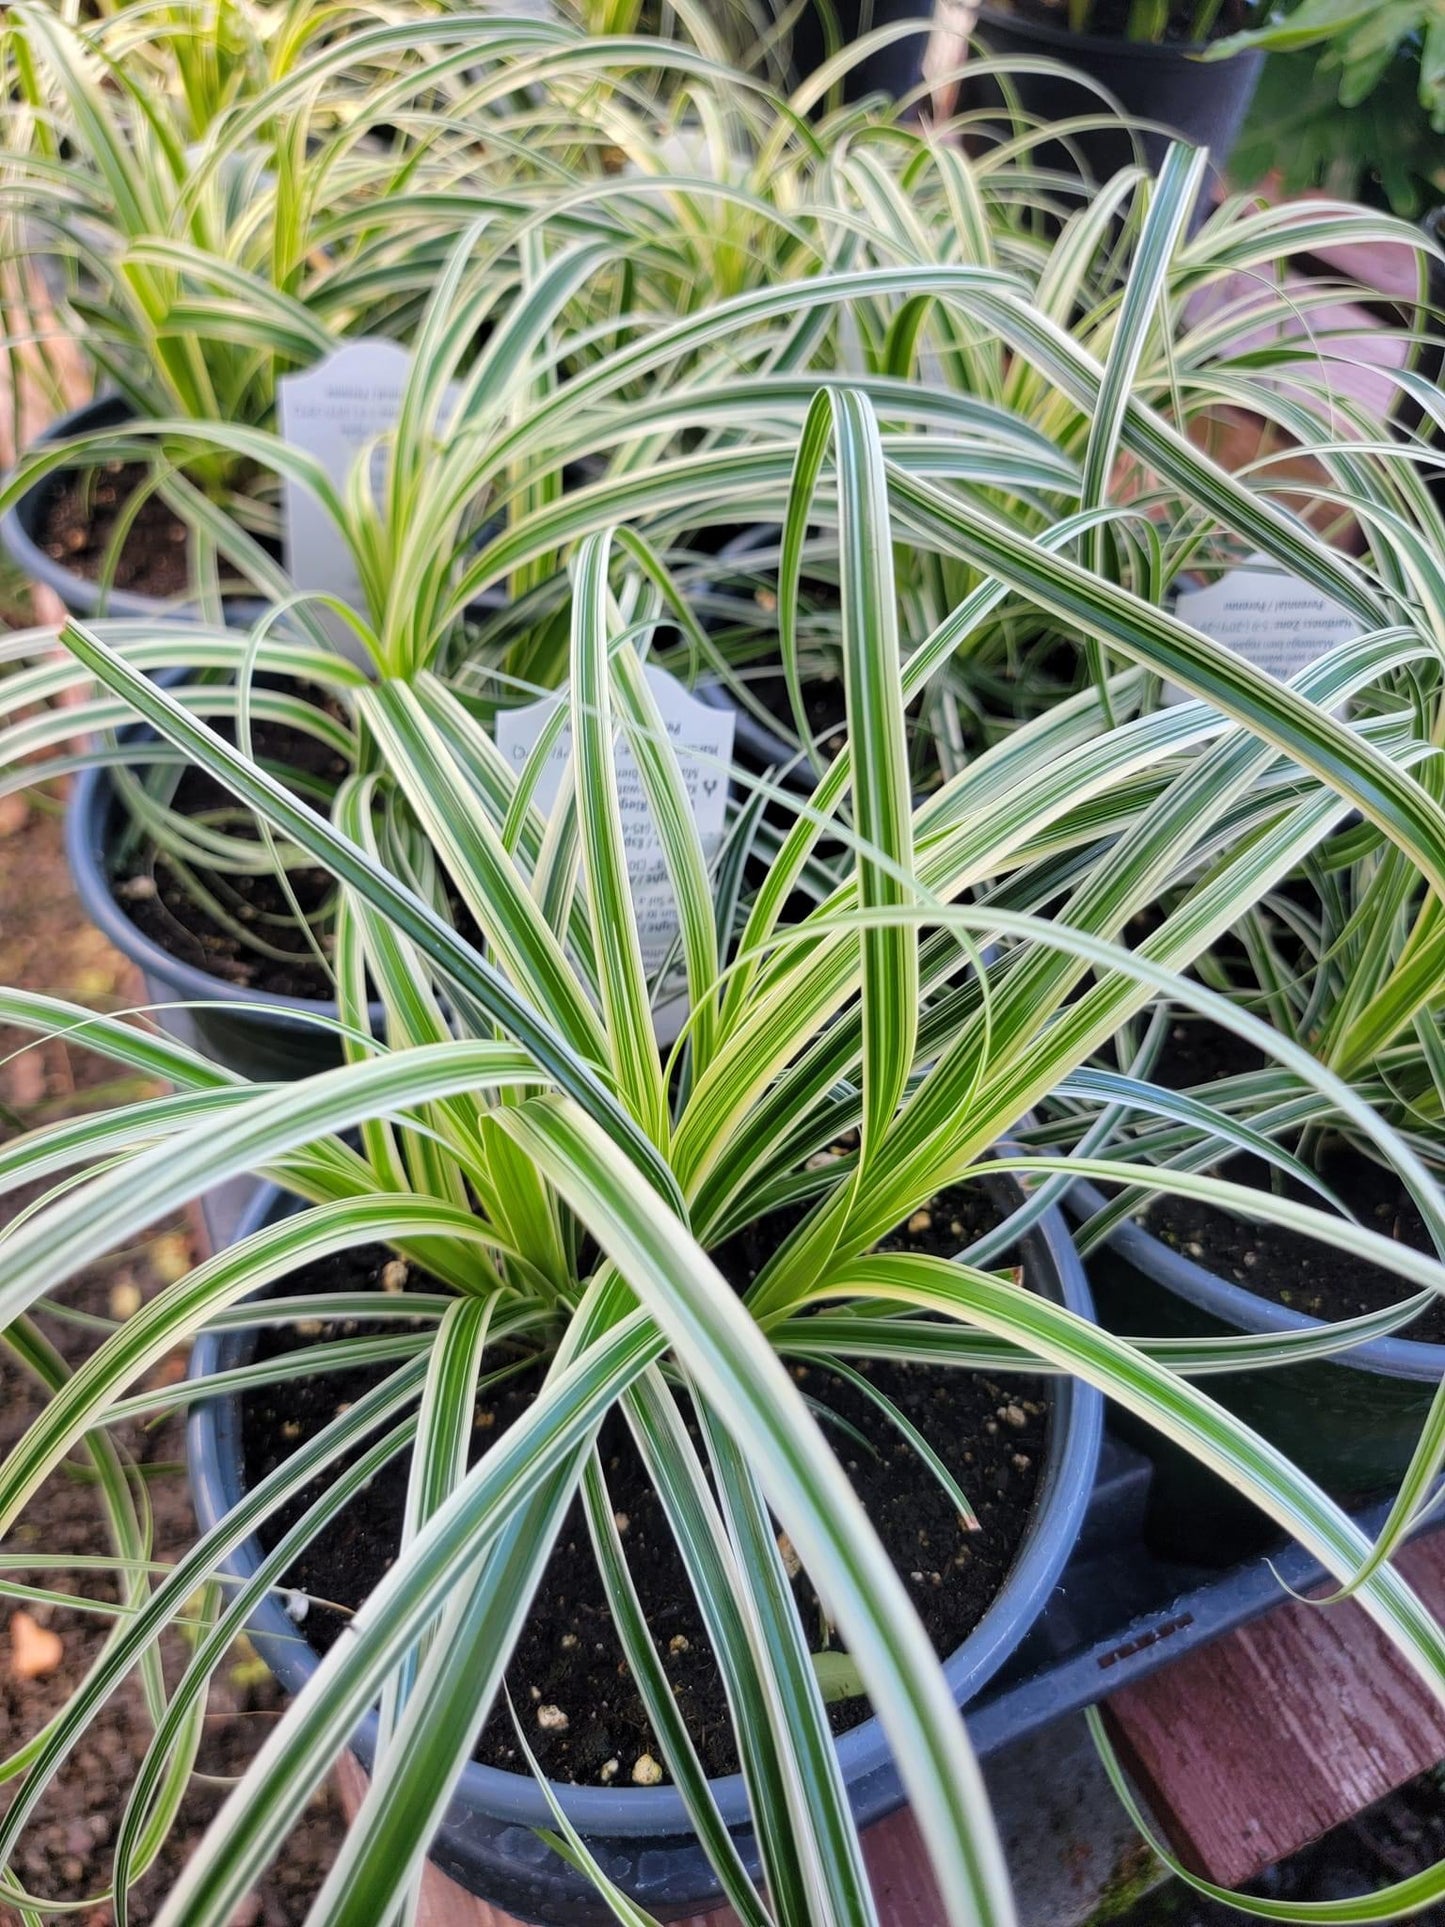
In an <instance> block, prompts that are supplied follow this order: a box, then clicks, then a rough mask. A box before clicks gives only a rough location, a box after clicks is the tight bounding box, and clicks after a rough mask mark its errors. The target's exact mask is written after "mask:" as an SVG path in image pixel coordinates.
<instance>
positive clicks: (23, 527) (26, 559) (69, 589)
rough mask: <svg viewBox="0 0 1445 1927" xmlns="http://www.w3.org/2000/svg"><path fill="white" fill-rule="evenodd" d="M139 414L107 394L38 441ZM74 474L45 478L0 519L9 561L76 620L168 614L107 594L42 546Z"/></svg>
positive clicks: (155, 605) (143, 600)
mask: <svg viewBox="0 0 1445 1927" xmlns="http://www.w3.org/2000/svg"><path fill="white" fill-rule="evenodd" d="M134 416H135V410H134V409H133V408H132V407H131V405H130V403H129V402H128V401H127V400H126V399H125V397H124V396H122V395H103V396H101V397H99V398H98V399H97V400H95V401H88V402H86V403H85V404H84V406H83V407H80V408H74V409H72V410H71V411H70V413H69V414H67V415H61V416H59V417H58V418H57V419H56V420H55V421H53V422H52V423H51V424H50V426H49V427H48V428H47V429H45V430H43V431H42V433H41V434H40V436H39V437H38V438H37V439H38V441H39V442H40V443H48V442H61V441H67V440H69V438H70V437H71V436H72V435H87V434H92V433H94V432H95V431H96V430H97V429H102V428H119V427H121V426H122V425H123V424H124V423H126V422H128V421H131V420H133V419H134ZM72 473H73V471H71V470H68V469H60V470H59V471H57V472H56V473H55V474H52V475H47V476H46V477H45V478H44V480H43V481H39V482H37V483H36V484H35V486H34V487H33V488H30V489H27V490H26V492H25V494H24V495H22V496H21V497H20V500H19V501H18V502H17V503H16V504H15V506H14V507H13V508H11V509H8V510H7V511H6V513H5V514H4V515H3V516H0V542H3V543H4V545H5V548H6V550H7V551H8V552H9V555H10V558H11V560H12V561H13V562H15V563H17V564H18V565H19V566H20V567H21V568H22V569H23V570H24V571H25V573H26V575H27V576H29V578H30V580H31V581H32V582H37V583H40V584H41V585H42V586H43V587H45V588H47V589H52V590H53V591H54V592H55V594H56V595H58V596H59V597H60V600H61V601H62V602H63V603H64V604H65V607H66V609H67V610H68V611H69V613H70V614H71V615H73V616H82V617H84V616H94V615H100V614H101V613H102V612H103V613H104V614H106V615H110V616H154V615H161V614H163V613H173V611H168V609H167V605H166V604H165V603H164V602H161V601H158V600H157V599H156V598H155V597H154V596H146V595H136V594H135V593H134V592H133V591H132V590H129V589H111V590H109V591H107V590H106V589H105V588H104V587H103V585H102V584H101V583H99V582H92V581H91V580H90V579H89V577H87V576H83V575H81V574H80V573H79V572H78V571H77V570H75V569H68V568H67V567H66V566H65V564H64V563H63V562H60V561H57V559H56V558H55V557H54V556H53V555H50V554H49V553H48V552H47V551H46V550H45V549H44V548H43V547H42V546H41V535H42V532H43V529H44V525H45V516H46V512H47V510H48V509H49V507H50V504H51V502H52V501H53V499H54V498H55V496H56V494H57V493H58V492H59V491H60V490H61V489H62V488H64V486H65V485H66V483H67V481H68V480H69V479H70V477H71V475H72Z"/></svg>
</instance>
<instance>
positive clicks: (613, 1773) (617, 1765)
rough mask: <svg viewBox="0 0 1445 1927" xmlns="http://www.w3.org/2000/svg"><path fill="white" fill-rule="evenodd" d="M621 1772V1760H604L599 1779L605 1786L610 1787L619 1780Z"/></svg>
mask: <svg viewBox="0 0 1445 1927" xmlns="http://www.w3.org/2000/svg"><path fill="white" fill-rule="evenodd" d="M621 1770H622V1762H621V1761H620V1760H604V1761H603V1762H602V1766H601V1769H600V1771H599V1772H598V1775H597V1777H598V1779H599V1780H600V1781H601V1782H602V1784H603V1786H608V1785H610V1784H611V1782H612V1781H613V1780H615V1779H616V1778H617V1775H618V1774H619V1773H620V1772H621Z"/></svg>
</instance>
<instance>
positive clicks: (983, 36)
mask: <svg viewBox="0 0 1445 1927" xmlns="http://www.w3.org/2000/svg"><path fill="white" fill-rule="evenodd" d="M991 26H993V27H1007V28H1009V29H1010V31H1012V32H1015V33H1020V34H1028V35H1030V36H1036V37H1037V38H1038V39H1039V40H1041V41H1043V42H1044V44H1045V45H1046V46H1048V47H1064V48H1068V47H1073V48H1076V49H1077V50H1078V51H1079V52H1080V53H1085V54H1101V55H1107V54H1114V55H1116V56H1117V55H1118V54H1119V53H1120V51H1121V50H1122V51H1123V53H1124V55H1125V57H1126V58H1127V59H1130V60H1141V61H1157V62H1159V63H1160V64H1167V63H1168V62H1170V61H1177V60H1192V61H1200V60H1201V57H1202V56H1203V55H1204V54H1206V53H1207V52H1208V51H1209V49H1210V47H1212V46H1215V45H1217V44H1218V43H1217V42H1216V41H1212V40H1130V39H1129V38H1128V36H1127V35H1126V34H1121V33H1075V32H1074V31H1073V29H1072V28H1071V27H1056V26H1054V25H1053V23H1052V22H1051V21H1047V20H1031V19H1029V18H1028V17H1027V16H1025V15H1023V14H1017V13H1005V12H1003V11H1002V10H1001V9H1000V8H998V7H991V6H989V5H987V4H984V5H983V6H981V7H980V8H979V10H978V26H977V27H976V28H975V29H974V33H975V36H976V37H977V38H978V39H980V40H982V41H983V42H984V43H985V45H986V44H987V41H988V28H989V27H991ZM1250 54H1254V55H1255V56H1256V58H1258V57H1259V50H1258V49H1257V48H1252V47H1243V48H1241V49H1240V51H1239V52H1238V53H1234V54H1230V55H1229V57H1228V59H1227V60H1222V61H1211V62H1210V63H1209V64H1210V65H1211V66H1218V67H1220V68H1222V69H1223V68H1228V67H1232V66H1233V65H1234V63H1235V61H1237V60H1246V59H1248V57H1249V56H1250Z"/></svg>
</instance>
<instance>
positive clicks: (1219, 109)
mask: <svg viewBox="0 0 1445 1927" xmlns="http://www.w3.org/2000/svg"><path fill="white" fill-rule="evenodd" d="M975 51H976V52H978V53H983V52H987V53H990V54H994V55H998V56H1000V57H1002V58H1005V59H1007V58H1009V57H1011V56H1012V57H1018V56H1034V57H1038V56H1042V57H1044V58H1047V59H1048V60H1051V61H1058V62H1062V63H1063V64H1064V65H1065V66H1067V67H1071V68H1073V69H1074V70H1075V73H1077V74H1078V75H1080V76H1082V78H1080V79H1074V78H1073V77H1071V76H1070V75H1068V74H1063V73H1058V72H1035V73H1030V72H1026V71H1022V70H1019V71H1014V72H1011V73H1010V75H1009V82H1010V85H1011V87H1012V88H1013V90H1014V92H1015V93H1016V95H1017V98H1018V102H1019V105H1020V107H1021V108H1022V109H1023V111H1024V113H1025V114H1027V115H1028V116H1029V118H1030V119H1031V120H1034V121H1037V122H1040V123H1050V122H1057V121H1068V120H1073V119H1076V118H1078V117H1079V116H1082V115H1088V116H1090V117H1098V116H1100V115H1101V114H1106V113H1108V111H1109V106H1108V102H1107V101H1106V100H1105V99H1104V98H1103V97H1102V96H1101V94H1100V92H1099V90H1100V89H1101V88H1102V89H1103V90H1104V93H1105V94H1107V95H1110V96H1112V98H1113V99H1114V100H1115V101H1117V102H1118V104H1119V106H1120V107H1122V108H1123V110H1124V112H1125V114H1126V115H1128V116H1129V118H1130V119H1131V120H1138V121H1143V122H1149V123H1153V125H1152V126H1150V127H1145V128H1141V129H1140V130H1138V133H1137V140H1138V143H1139V144H1138V147H1137V148H1136V145H1135V138H1136V137H1135V135H1133V134H1131V131H1130V130H1129V129H1128V128H1127V127H1123V126H1118V127H1110V126H1101V127H1091V128H1088V129H1086V130H1083V131H1080V132H1077V133H1071V134H1070V136H1069V144H1070V146H1071V147H1072V149H1073V150H1074V152H1075V153H1076V154H1077V155H1078V156H1079V157H1080V159H1082V161H1083V162H1084V165H1085V166H1086V167H1087V168H1088V170H1089V173H1090V174H1091V175H1092V176H1093V178H1094V179H1095V180H1100V181H1102V180H1107V179H1108V178H1109V176H1110V175H1113V174H1117V173H1118V172H1119V170H1120V169H1121V168H1124V167H1128V166H1130V165H1132V163H1133V162H1134V161H1135V160H1137V159H1138V157H1139V154H1140V152H1142V154H1143V157H1144V159H1145V161H1146V162H1147V164H1148V165H1149V166H1150V167H1151V168H1158V166H1159V164H1160V162H1161V161H1162V160H1163V158H1164V155H1165V152H1166V150H1167V149H1168V147H1169V143H1170V141H1171V140H1173V139H1182V140H1187V141H1189V142H1190V143H1191V144H1192V145H1193V146H1195V147H1207V148H1208V149H1209V152H1210V155H1211V156H1212V158H1213V161H1214V164H1215V166H1216V168H1218V167H1222V166H1223V165H1224V163H1225V161H1226V160H1227V159H1228V158H1229V152H1230V149H1231V148H1232V147H1233V146H1234V142H1235V139H1236V137H1237V135H1238V133H1239V130H1240V128H1241V126H1242V125H1243V124H1244V117H1245V115H1246V113H1247V112H1248V111H1249V103H1250V101H1251V100H1252V99H1253V97H1254V90H1255V87H1256V86H1257V84H1258V82H1259V75H1260V69H1261V68H1262V66H1263V64H1264V55H1263V54H1262V53H1260V52H1257V51H1253V50H1251V51H1249V52H1246V53H1241V54H1233V55H1231V56H1230V58H1229V59H1227V60H1218V61H1205V60H1201V59H1200V58H1199V55H1200V54H1201V53H1202V52H1203V51H1204V50H1203V48H1202V47H1197V46H1194V45H1191V44H1189V43H1186V42H1178V41H1174V42H1163V43H1160V44H1157V45H1156V44H1155V43H1153V42H1149V41H1133V40H1124V39H1121V38H1119V37H1118V36H1116V35H1106V34H1090V33H1071V32H1070V31H1069V30H1068V29H1067V28H1066V27H1056V26H1051V25H1049V24H1048V23H1047V22H1042V21H1033V20H1026V19H1022V18H1020V17H1018V16H1017V15H1015V14H1012V13H1004V12H1001V11H1000V10H999V9H998V8H996V7H990V6H984V7H981V8H980V9H979V17H978V26H977V29H976V40H975ZM1002 98H1003V96H1002V94H1001V92H1000V90H999V87H998V83H997V82H996V81H995V80H993V79H992V78H990V77H980V78H979V79H977V80H974V81H970V82H967V83H966V84H965V87H964V93H963V104H964V105H965V106H966V107H968V108H970V109H977V108H980V107H990V106H994V105H997V104H999V103H1000V102H1001V100H1002ZM1045 158H1046V159H1050V160H1052V158H1053V157H1052V156H1050V155H1046V156H1045ZM1060 158H1061V160H1062V161H1063V163H1064V164H1067V160H1066V156H1064V154H1063V149H1062V147H1061V148H1060Z"/></svg>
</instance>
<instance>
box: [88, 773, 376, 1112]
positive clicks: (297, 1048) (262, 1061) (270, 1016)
mask: <svg viewBox="0 0 1445 1927" xmlns="http://www.w3.org/2000/svg"><path fill="white" fill-rule="evenodd" d="M123 821H124V806H123V804H122V801H121V798H120V796H119V794H118V792H117V790H116V787H115V784H114V783H113V782H112V780H111V776H110V772H109V770H108V769H106V768H104V767H103V766H96V767H93V768H90V769H85V770H82V771H81V772H80V774H79V775H78V776H77V777H76V778H75V781H74V785H73V787H72V790H71V795H70V803H69V807H68V808H67V810H66V817H65V854H66V858H67V860H68V862H69V864H70V874H71V876H72V878H73V879H74V881H75V888H76V891H77V893H78V895H79V897H80V900H81V903H82V904H83V905H84V908H85V913H86V915H87V916H88V917H89V918H90V920H91V922H92V923H93V924H95V926H96V927H97V929H99V930H100V931H101V933H102V934H103V935H104V936H105V937H107V938H108V939H109V941H110V942H111V943H113V944H114V945H115V947H116V949H117V950H119V951H120V952H121V953H122V954H123V955H124V956H127V957H129V958H130V960H131V962H132V963H134V964H136V965H137V966H138V967H139V969H140V973H141V976H142V977H143V979H144V980H145V988H146V996H147V998H148V999H149V1000H150V1001H151V1002H152V1003H155V1004H166V1003H171V1002H177V1003H185V1004H189V1005H191V1006H192V1008H190V1009H189V1010H188V1011H187V1012H186V1013H185V1017H186V1023H185V1025H184V1026H183V1027H182V1028H183V1032H193V1033H194V1036H195V1041H196V1043H197V1044H198V1045H199V1047H200V1048H201V1049H202V1050H203V1051H204V1052H205V1053H206V1055H207V1056H208V1057H210V1058H212V1059H214V1061H215V1062H216V1063H218V1064H224V1065H225V1066H226V1068H227V1069H228V1070H233V1071H238V1072H240V1073H241V1075H242V1076H245V1077H248V1078H253V1079H255V1080H257V1081H258V1082H262V1083H269V1082H272V1081H276V1080H286V1079H290V1078H296V1077H306V1076H309V1075H310V1074H311V1073H312V1072H313V1071H324V1070H329V1069H330V1068H331V1067H332V1066H333V1065H334V1064H339V1063H340V1062H341V1059H342V1048H341V1039H340V1037H339V1035H338V1034H337V1032H336V1031H334V1030H328V1029H327V1028H326V1027H325V1024H324V1022H320V1021H317V1020H318V1019H321V1020H324V1019H327V1018H330V1019H332V1020H334V1019H335V1018H336V1017H337V1015H338V1012H337V1008H336V1005H335V1003H334V1002H331V1001H327V1000H323V999H321V998H313V997H286V996H282V995H280V994H279V993H278V992H275V991H267V990H256V989H247V988H243V987H241V986H240V985H237V984H233V983H228V982H227V981H226V980H225V979H224V978H223V977H217V976H213V975H212V974H211V973H210V972H209V971H205V970H201V969H199V968H198V967H197V966H196V965H194V964H189V963H186V962H184V961H183V960H182V959H181V958H179V957H173V956H172V955H171V954H170V952H169V951H167V950H165V949H163V948H162V946H161V945H160V944H158V943H154V942H152V940H151V939H150V938H149V937H148V936H146V934H145V933H144V932H143V931H142V930H139V929H137V927H136V925H135V924H134V923H132V921H131V919H130V918H129V917H128V916H127V915H126V914H125V911H124V910H123V909H122V908H121V906H120V904H118V903H117V902H116V900H115V897H114V895H113V893H112V890H111V881H110V865H109V853H110V852H111V851H112V850H114V849H115V847H116V844H117V839H118V837H119V835H120V832H121V829H122V826H123ZM162 1015H164V1013H162ZM369 1015H370V1019H371V1025H372V1028H373V1030H379V1029H380V1028H381V1025H382V1022H383V1015H384V1014H383V1011H382V1007H381V1005H380V1004H379V1003H377V1004H372V1005H371V1006H370V1010H369Z"/></svg>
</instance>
